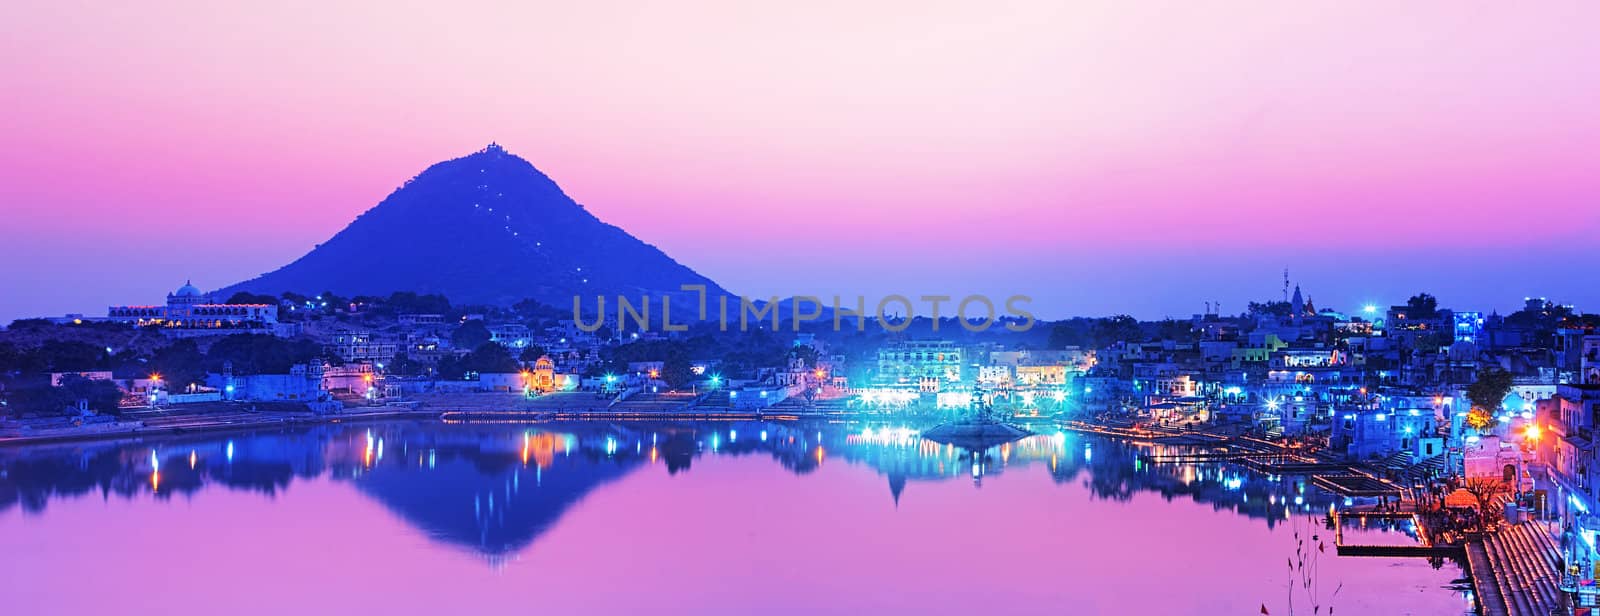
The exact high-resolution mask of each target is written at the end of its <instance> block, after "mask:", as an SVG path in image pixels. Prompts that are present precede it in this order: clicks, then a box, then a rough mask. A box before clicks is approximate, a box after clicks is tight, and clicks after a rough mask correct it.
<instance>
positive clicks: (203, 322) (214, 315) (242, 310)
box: [107, 282, 278, 335]
mask: <svg viewBox="0 0 1600 616" xmlns="http://www.w3.org/2000/svg"><path fill="white" fill-rule="evenodd" d="M107 318H108V319H109V320H111V321H116V322H119V323H132V324H134V325H135V326H137V327H146V326H159V327H163V328H168V329H169V331H171V333H174V334H178V335H182V333H180V331H183V330H187V331H190V332H192V333H191V334H190V335H204V334H206V333H215V332H212V331H211V330H235V331H242V332H247V333H267V334H270V333H272V330H273V326H274V325H277V323H278V306H277V305H275V304H218V303H214V302H212V301H211V298H210V297H208V296H207V295H206V294H205V293H202V292H201V291H200V289H199V288H197V287H195V286H194V285H193V284H191V283H189V282H185V283H183V286H182V287H179V288H178V290H177V291H174V292H172V293H170V294H168V295H167V304H166V305H165V306H112V307H111V308H109V309H108V310H107Z"/></svg>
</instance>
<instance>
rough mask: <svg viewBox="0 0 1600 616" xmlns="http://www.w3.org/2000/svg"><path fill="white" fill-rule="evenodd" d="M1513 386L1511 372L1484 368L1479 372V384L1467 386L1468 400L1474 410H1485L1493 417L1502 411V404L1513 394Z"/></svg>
mask: <svg viewBox="0 0 1600 616" xmlns="http://www.w3.org/2000/svg"><path fill="white" fill-rule="evenodd" d="M1511 385H1512V377H1511V373H1510V372H1506V371H1505V370H1501V369H1499V368H1495V367H1488V368H1484V369H1483V370H1481V371H1479V372H1478V380H1477V382H1474V383H1473V384H1471V385H1468V386H1467V399H1468V400H1471V401H1472V407H1473V408H1475V409H1483V410H1485V411H1488V412H1489V414H1491V415H1492V414H1494V412H1495V411H1497V410H1500V403H1501V402H1502V401H1504V400H1505V398H1506V394H1508V393H1510V392H1511Z"/></svg>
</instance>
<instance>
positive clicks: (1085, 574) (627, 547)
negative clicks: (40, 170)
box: [0, 422, 1470, 613]
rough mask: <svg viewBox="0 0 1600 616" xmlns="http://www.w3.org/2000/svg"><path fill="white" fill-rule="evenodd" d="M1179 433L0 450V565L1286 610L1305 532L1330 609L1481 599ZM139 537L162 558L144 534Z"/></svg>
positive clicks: (904, 433) (514, 591)
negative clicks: (975, 443) (324, 570)
mask: <svg viewBox="0 0 1600 616" xmlns="http://www.w3.org/2000/svg"><path fill="white" fill-rule="evenodd" d="M752 435H755V436H756V438H750V437H751V436H752ZM1179 451H1181V448H1175V447H1168V446H1160V445H1156V446H1136V445H1130V444H1127V443H1122V442H1116V441H1108V440H1103V439H1100V438H1097V437H1089V436H1083V435H1076V434H1064V433H1054V432H1052V433H1046V434H1041V435H1037V436H1033V437H1029V438H1026V439H1023V440H1020V441H1016V442H1013V443H1009V444H1005V445H1001V446H998V447H994V448H990V449H988V450H986V451H984V452H981V453H976V454H974V453H970V452H967V451H964V450H962V449H960V448H957V447H952V446H950V445H942V444H939V443H934V442H932V441H929V440H925V439H922V438H921V437H920V436H918V434H917V432H916V431H915V430H912V429H910V428H907V427H904V426H881V425H875V426H864V425H852V426H846V425H839V424H829V425H816V424H803V423H755V422H739V423H706V424H687V423H643V422H628V423H610V424H582V423H558V424H538V425H516V424H493V425H474V424H465V425H443V424H438V423H423V422H397V423H374V424H361V425H332V426H319V427H315V428H306V429H299V430H294V431H285V432H270V433H258V434H252V435H231V436H218V435H198V436H183V437H173V438H167V439H159V440H150V441H145V442H141V443H136V444H111V443H79V444H68V445H49V446H38V447H30V448H14V449H4V450H0V550H3V552H0V553H4V554H6V556H5V557H4V558H3V560H4V561H5V563H6V564H5V565H4V569H0V578H3V579H7V580H10V581H12V582H16V583H17V588H24V589H30V590H29V592H36V593H37V594H23V595H20V597H19V598H18V599H17V601H21V602H24V603H26V602H28V601H33V602H34V604H33V605H31V606H30V607H33V608H38V609H37V610H30V611H27V612H24V613H43V612H55V613H82V612H84V611H88V610H93V609H109V608H111V607H113V606H115V607H117V608H119V609H125V608H127V607H128V606H126V605H122V604H116V603H111V602H110V601H111V599H110V597H114V596H116V593H114V592H108V593H72V592H70V591H62V592H47V591H48V590H49V589H50V588H52V586H56V585H59V584H60V581H61V580H72V579H74V577H75V576H77V575H81V573H75V571H78V570H79V569H81V563H83V562H84V559H95V560H96V561H97V562H98V561H117V560H128V561H129V562H130V563H142V564H137V565H136V564H130V565H129V567H127V568H125V569H123V570H119V571H118V572H117V573H116V574H115V576H113V577H112V578H111V580H112V581H107V580H98V581H96V582H95V583H96V584H99V585H105V584H112V585H115V584H123V583H126V584H128V585H130V586H132V587H135V588H143V589H145V591H146V592H148V591H149V589H151V588H157V589H159V588H167V589H168V590H169V592H172V593H174V594H173V596H172V597H170V598H169V599H168V601H170V602H175V603H170V605H189V606H192V607H195V608H196V609H197V610H198V609H202V608H204V609H211V608H218V609H222V608H224V607H226V609H229V610H230V611H232V612H235V613H238V612H239V611H240V610H243V611H245V612H250V611H253V610H259V611H260V612H262V613H272V612H275V611H280V610H283V609H288V608H289V606H291V605H299V604H294V603H289V601H291V599H290V598H289V597H282V598H278V599H273V598H272V597H262V596H254V594H258V593H254V594H253V598H252V600H251V602H250V603H249V604H248V605H237V604H229V605H227V606H223V605H213V604H210V603H207V598H206V596H205V595H204V594H203V593H200V594H197V593H192V592H187V590H190V589H192V588H193V587H194V586H195V585H196V584H198V585H200V586H204V587H207V588H221V589H234V590H235V591H236V592H242V593H251V585H252V584H258V583H260V582H261V580H252V579H251V576H248V575H243V574H242V571H241V570H247V569H252V568H259V567H265V566H267V565H266V564H271V566H272V567H273V568H272V569H271V572H263V573H262V574H261V575H266V576H282V575H283V574H282V572H283V571H285V570H289V569H303V568H305V567H307V566H311V563H313V562H314V563H316V566H334V565H335V563H337V562H339V561H340V557H347V556H348V555H344V554H340V553H339V551H335V554H334V555H330V554H329V553H327V551H326V548H319V547H317V546H314V545H307V544H306V542H307V541H310V540H312V539H313V538H319V537H324V536H328V537H334V538H335V539H332V540H333V541H339V539H337V538H339V537H354V536H361V535H363V534H365V533H369V532H379V533H381V540H373V541H367V542H364V543H363V544H362V545H360V546H351V548H352V550H353V551H355V552H356V553H358V554H362V555H364V557H361V558H357V559H356V561H355V562H358V563H364V564H363V565H361V566H353V567H350V568H349V570H340V571H338V572H337V574H335V575H330V576H328V577H326V578H313V579H300V580H295V581H292V582H287V583H288V584H290V585H289V586H287V588H288V589H291V590H294V591H296V593H299V594H309V595H311V596H315V597H320V598H322V599H323V600H327V601H331V600H333V599H332V598H333V597H344V596H352V595H362V596H365V595H364V594H363V592H361V589H363V588H366V587H367V586H368V585H369V584H370V585H374V586H382V587H384V588H391V587H394V584H393V583H394V582H395V580H396V577H395V576H403V575H415V576H418V577H419V579H424V580H429V582H428V583H426V584H410V585H404V586H400V587H399V588H400V590H392V591H387V592H384V593H380V594H379V596H375V597H374V596H365V599H366V600H367V601H368V602H369V604H373V605H388V606H389V608H390V609H391V610H392V611H397V612H398V613H412V612H413V610H421V609H422V606H425V605H429V604H430V602H437V604H438V605H439V606H440V607H441V608H442V609H460V610H464V609H468V608H474V607H485V608H488V607H494V606H496V605H498V603H496V602H497V601H503V600H509V597H510V596H512V595H517V596H521V595H522V594H525V593H526V592H527V591H528V589H529V588H533V587H539V586H540V585H548V587H546V588H545V590H544V593H545V594H544V595H542V597H543V598H544V599H545V600H547V601H548V602H550V605H562V604H566V605H569V607H571V608H572V609H582V610H585V611H591V612H593V611H599V612H623V611H635V610H643V609H652V606H655V607H654V611H662V608H661V607H660V606H662V605H667V606H672V605H679V606H681V607H682V608H683V609H673V608H670V607H669V608H666V609H665V611H668V612H678V611H702V612H703V611H712V612H728V613H745V612H749V611H752V610H758V609H759V610H761V611H765V612H796V613H798V612H803V611H811V612H813V613H814V612H815V611H817V610H826V611H830V612H832V611H840V610H841V609H844V608H845V607H846V606H850V607H854V608H861V609H877V610H882V611H891V612H903V611H925V612H926V611H931V612H938V613H945V612H949V611H953V610H955V609H957V608H964V609H971V610H979V609H984V610H986V611H992V610H994V609H997V608H1001V609H1002V611H1005V612H1008V613H1018V612H1039V613H1059V612H1060V611H1062V610H1066V609H1073V610H1077V611H1079V612H1080V613H1129V612H1134V611H1138V612H1142V611H1146V610H1155V611H1163V612H1166V613H1219V612H1232V613H1259V612H1258V608H1259V606H1260V605H1263V604H1264V605H1266V606H1267V607H1269V609H1271V610H1272V611H1273V613H1287V608H1288V606H1287V601H1286V596H1287V593H1286V590H1287V587H1288V585H1289V584H1290V583H1291V579H1290V577H1291V576H1289V575H1286V574H1285V572H1284V571H1283V562H1284V560H1285V556H1292V555H1293V552H1294V548H1295V544H1296V542H1297V541H1308V540H1311V539H1310V538H1311V537H1312V536H1317V537H1318V539H1316V540H1315V541H1321V542H1325V543H1326V544H1327V547H1328V550H1327V554H1326V555H1324V556H1322V557H1321V558H1322V560H1321V561H1320V567H1319V569H1318V570H1317V578H1318V579H1317V580H1316V582H1317V584H1316V587H1317V588H1322V589H1323V590H1322V594H1321V595H1320V596H1319V597H1318V600H1320V601H1322V602H1324V603H1328V604H1330V605H1334V606H1336V607H1337V608H1338V611H1339V613H1407V612H1411V613H1461V612H1462V611H1465V610H1466V609H1468V608H1470V604H1469V603H1468V602H1467V600H1466V599H1465V595H1464V593H1461V592H1459V591H1453V590H1450V589H1448V588H1447V587H1448V586H1449V585H1450V583H1451V581H1452V579H1454V578H1458V577H1460V576H1461V572H1460V569H1459V567H1458V566H1456V565H1455V564H1454V563H1450V562H1444V561H1435V562H1433V563H1430V562H1429V561H1428V560H1424V559H1389V558H1341V557H1336V556H1333V550H1332V543H1333V542H1332V538H1331V535H1332V533H1331V531H1328V530H1327V529H1326V528H1325V527H1324V526H1323V519H1322V518H1323V516H1324V515H1325V514H1326V512H1327V511H1329V509H1330V507H1335V506H1338V505H1339V504H1340V503H1342V499H1340V500H1339V501H1338V502H1336V501H1335V499H1333V498H1331V497H1330V496H1329V495H1327V494H1324V493H1322V492H1320V491H1318V490H1316V489H1315V488H1311V487H1308V486H1307V485H1306V484H1305V482H1304V481H1302V480H1300V479H1298V478H1294V477H1264V476H1260V475H1256V474H1253V473H1250V472H1248V471H1245V470H1243V469H1240V468H1238V467H1233V466H1229V465H1225V464H1186V465H1174V464H1158V465H1152V464H1150V463H1148V462H1147V461H1146V460H1145V459H1144V458H1142V455H1143V454H1156V455H1164V454H1173V453H1178V452H1179ZM691 471H693V472H691ZM786 478H787V479H786ZM250 494H262V495H266V496H268V497H269V498H267V499H261V498H259V497H256V498H249V499H245V498H241V497H242V496H245V495H250ZM94 497H99V498H94ZM352 497H354V500H352ZM213 504H215V507H216V508H217V509H218V510H216V511H212V507H213ZM370 504H376V505H377V506H378V507H379V509H378V510H377V511H372V510H370V509H371V508H370ZM197 511H199V512H202V513H199V514H197V513H195V512H197ZM353 512H360V513H353ZM380 512H387V515H385V514H383V513H380ZM263 518H264V519H265V520H264V521H262V519H263ZM246 519H249V520H256V521H254V522H237V523H235V522H234V520H246ZM84 525H92V526H91V528H93V529H95V530H97V531H101V532H97V533H93V534H94V535H95V538H94V540H93V542H88V540H87V539H86V538H85V536H84V535H85V533H83V532H81V531H82V529H83V528H85V527H84ZM197 526H214V527H217V528H220V529H223V530H221V531H218V532H228V531H229V530H231V531H232V532H233V533H236V534H237V536H236V537H233V540H234V541H235V542H236V543H235V544H234V545H236V546H237V548H238V549H239V550H240V552H239V553H236V554H221V555H216V554H213V555H212V557H213V558H217V559H220V560H222V561H223V562H217V563H215V565H216V566H215V567H214V568H207V569H205V570H202V571H199V572H197V573H196V574H195V575H197V576H199V577H198V579H191V580H186V581H185V583H184V584H183V585H178V586H173V585H171V584H172V583H173V580H172V579H171V578H170V577H169V576H166V575H163V574H161V573H160V572H161V571H163V570H168V569H177V568H180V567H182V566H186V562H185V561H186V560H193V559H195V558H199V557H200V555H203V554H206V553H207V552H208V550H211V549H215V545H214V544H209V543H207V541H208V540H210V539H211V538H208V536H204V535H202V534H201V533H200V532H199V531H197V530H196V527H197ZM1346 532H1347V533H1348V532H1351V531H1350V530H1347V531H1346ZM153 537H159V549H152V548H149V547H144V548H141V547H139V546H140V545H146V546H148V544H141V542H140V540H138V539H137V538H143V541H150V540H152V538H153ZM418 537H426V540H425V541H422V542H420V543H419V542H417V541H415V540H414V539H412V538H418ZM652 548H654V549H652ZM141 550H143V552H141ZM150 552H154V553H150ZM24 563H26V564H24ZM286 568H287V569H286ZM569 576H570V579H568V578H569ZM274 579H277V578H274ZM558 580H559V581H560V582H561V583H559V584H557V583H556V582H557V581H558ZM414 581H415V580H414ZM618 585H622V587H628V588H639V589H641V590H643V589H649V590H650V592H649V593H648V594H647V595H640V594H639V593H617V592H610V591H609V590H608V589H614V588H617V587H618ZM278 587H280V588H283V587H282V586H278ZM460 588H473V589H475V590H476V592H475V593H472V594H463V593H460V592H455V591H456V590H457V589H460ZM1329 588H1338V591H1337V593H1338V594H1337V595H1336V596H1330V593H1332V592H1334V591H1332V590H1327V589H1329ZM712 589H720V590H717V591H716V592H715V593H712ZM1153 589H1161V591H1160V592H1152V591H1153ZM219 592H220V591H219ZM291 594H295V593H291ZM708 594H717V595H718V596H720V597H721V601H720V602H710V603H708V602H706V600H707V598H708ZM229 596H231V595H229ZM273 596H276V595H273ZM779 599H781V600H779ZM1306 601H1307V600H1306V599H1300V601H1299V602H1298V603H1297V605H1299V606H1302V607H1303V606H1304V605H1308V603H1307V602H1306ZM101 602H106V603H101ZM186 602H187V603H186ZM374 602H375V603H374ZM675 602H676V603H675ZM691 605H692V606H693V610H690V609H689V606H691ZM152 607H154V606H153V605H152ZM134 611H135V612H138V611H139V610H137V609H135V610H134ZM152 611H154V610H152Z"/></svg>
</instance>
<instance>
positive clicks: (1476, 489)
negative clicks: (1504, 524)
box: [1461, 475, 1506, 523]
mask: <svg viewBox="0 0 1600 616" xmlns="http://www.w3.org/2000/svg"><path fill="white" fill-rule="evenodd" d="M1461 489H1463V490H1466V491H1467V493H1468V494H1471V495H1472V498H1473V500H1476V501H1477V502H1478V519H1479V520H1480V523H1481V522H1486V521H1488V520H1489V519H1490V518H1491V517H1493V516H1494V513H1495V511H1494V508H1493V507H1489V505H1491V504H1493V503H1494V498H1495V497H1496V496H1499V495H1501V494H1503V493H1504V492H1505V491H1506V482H1504V481H1502V480H1501V479H1500V478H1499V477H1496V476H1494V475H1477V476H1472V477H1467V478H1466V479H1465V480H1463V481H1462V482H1461Z"/></svg>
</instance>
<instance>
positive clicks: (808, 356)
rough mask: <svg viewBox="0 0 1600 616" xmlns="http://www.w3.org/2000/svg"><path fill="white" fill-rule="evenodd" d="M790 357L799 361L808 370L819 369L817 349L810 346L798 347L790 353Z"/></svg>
mask: <svg viewBox="0 0 1600 616" xmlns="http://www.w3.org/2000/svg"><path fill="white" fill-rule="evenodd" d="M789 357H791V358H796V359H799V360H800V363H801V365H803V366H805V367H806V368H815V367H817V357H818V353H817V348H816V347H814V346H811V345H809V344H804V345H796V346H795V347H794V349H792V350H790V351H789Z"/></svg>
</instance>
